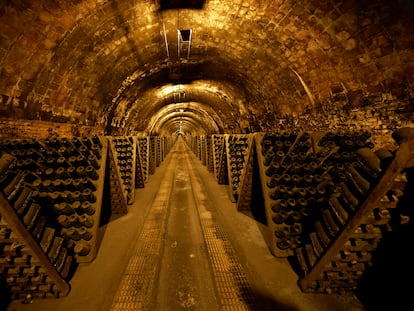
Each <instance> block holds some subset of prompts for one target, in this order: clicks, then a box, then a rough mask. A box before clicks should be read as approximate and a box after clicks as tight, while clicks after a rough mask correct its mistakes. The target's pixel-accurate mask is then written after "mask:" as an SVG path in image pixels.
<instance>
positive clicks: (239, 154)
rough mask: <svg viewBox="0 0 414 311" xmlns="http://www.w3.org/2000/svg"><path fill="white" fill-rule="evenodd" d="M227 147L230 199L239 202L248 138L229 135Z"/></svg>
mask: <svg viewBox="0 0 414 311" xmlns="http://www.w3.org/2000/svg"><path fill="white" fill-rule="evenodd" d="M226 147H227V148H226V151H227V160H228V164H227V167H228V176H229V186H230V199H231V200H232V201H233V202H237V201H238V198H239V188H240V186H241V182H242V180H243V175H244V172H245V163H246V159H247V155H248V154H247V150H248V147H249V145H248V137H247V136H246V135H228V136H227V141H226Z"/></svg>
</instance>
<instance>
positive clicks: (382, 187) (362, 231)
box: [295, 129, 414, 293]
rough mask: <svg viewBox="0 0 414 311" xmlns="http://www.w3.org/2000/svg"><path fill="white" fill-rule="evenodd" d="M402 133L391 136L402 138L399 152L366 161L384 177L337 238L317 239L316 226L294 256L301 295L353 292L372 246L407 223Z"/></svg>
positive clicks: (409, 149)
mask: <svg viewBox="0 0 414 311" xmlns="http://www.w3.org/2000/svg"><path fill="white" fill-rule="evenodd" d="M404 131H405V130H402V131H400V130H397V131H396V132H394V134H396V136H399V134H401V133H402V134H403V135H402V139H401V141H400V145H399V148H398V150H397V151H396V152H395V153H394V154H392V156H391V157H388V158H387V159H381V158H379V157H378V159H375V158H374V159H372V157H370V158H368V159H366V161H371V163H372V162H373V161H375V162H377V163H378V162H381V165H382V167H384V172H383V174H381V176H380V178H379V180H378V181H377V182H376V184H375V185H373V186H372V188H371V189H370V190H369V193H368V195H367V196H366V198H365V199H364V200H363V201H362V202H361V204H360V205H359V206H358V208H357V209H356V210H355V212H354V213H353V214H349V215H348V218H347V219H346V220H345V223H344V225H343V226H341V227H340V230H338V232H337V233H336V235H335V236H333V237H332V238H329V239H325V238H321V236H322V235H325V233H324V232H321V230H322V228H321V224H320V223H318V224H317V225H315V231H313V232H311V233H310V239H309V241H308V242H307V243H306V244H305V245H304V246H302V247H301V248H298V249H297V250H296V253H295V256H296V259H297V262H298V263H299V266H300V268H301V269H300V270H301V271H300V272H301V277H300V279H299V286H300V288H301V289H302V290H303V291H305V292H323V293H331V292H340V291H344V290H353V289H356V288H357V286H358V282H359V280H360V279H361V277H362V276H363V274H364V271H365V270H366V269H367V268H368V267H370V266H372V264H373V261H372V259H373V257H374V256H375V252H376V250H377V246H378V245H379V244H380V242H381V240H382V239H383V238H384V236H386V235H387V233H388V232H390V231H393V230H394V229H395V228H396V227H398V226H399V225H402V224H404V223H405V222H407V221H408V220H407V216H405V215H404V214H403V211H404V209H407V210H409V207H408V206H404V205H406V204H407V203H408V202H405V203H402V201H401V200H400V198H401V197H402V196H404V195H405V194H404V190H405V191H407V190H408V187H406V186H407V182H408V178H407V171H406V170H405V169H406V168H410V167H411V168H412V167H413V166H414V148H413V146H414V129H412V130H411V132H410V131H409V133H408V134H409V135H407V136H405V135H404V134H406V133H404ZM400 138H401V137H400ZM397 142H398V141H397ZM389 154H391V152H389ZM381 160H382V161H381ZM384 162H386V163H385V164H384ZM401 205H403V206H401ZM323 240H325V241H324V242H322V241H323Z"/></svg>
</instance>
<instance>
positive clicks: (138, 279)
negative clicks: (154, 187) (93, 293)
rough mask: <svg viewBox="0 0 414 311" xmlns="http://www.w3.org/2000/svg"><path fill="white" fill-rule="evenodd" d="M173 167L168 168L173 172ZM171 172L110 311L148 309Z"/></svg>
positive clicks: (164, 182) (144, 228)
mask: <svg viewBox="0 0 414 311" xmlns="http://www.w3.org/2000/svg"><path fill="white" fill-rule="evenodd" d="M174 166H175V165H170V166H169V167H171V168H173V167H174ZM172 172H173V170H172V169H171V170H170V171H168V172H167V174H166V176H165V178H164V181H163V182H162V183H161V185H160V191H158V193H157V196H156V198H155V201H154V203H153V205H152V206H151V209H150V211H149V213H148V215H147V219H146V220H145V223H144V226H143V229H142V231H141V233H140V236H139V238H138V240H137V244H136V246H135V249H134V252H133V254H132V256H131V258H130V260H129V262H128V265H127V267H126V269H125V272H124V276H123V277H122V280H121V282H120V285H119V288H118V291H117V293H116V295H115V299H114V302H113V303H112V307H111V311H130V310H131V311H132V310H134V311H137V310H145V309H149V306H150V305H151V298H152V293H153V291H154V286H155V281H156V277H157V272H158V270H159V262H160V260H159V254H160V250H161V246H162V237H163V234H164V230H165V221H166V216H167V211H168V208H167V205H168V198H169V196H170V191H171V186H172V176H173V174H172Z"/></svg>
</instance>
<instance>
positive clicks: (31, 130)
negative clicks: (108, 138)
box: [0, 119, 104, 139]
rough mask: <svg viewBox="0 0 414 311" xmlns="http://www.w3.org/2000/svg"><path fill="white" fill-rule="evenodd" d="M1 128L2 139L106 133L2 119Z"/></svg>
mask: <svg viewBox="0 0 414 311" xmlns="http://www.w3.org/2000/svg"><path fill="white" fill-rule="evenodd" d="M0 128H1V133H0V139H13V138H49V137H74V136H93V135H95V134H97V135H103V133H104V130H103V128H102V127H98V126H96V127H95V126H84V125H76V124H65V123H54V122H46V121H34V120H14V119H0Z"/></svg>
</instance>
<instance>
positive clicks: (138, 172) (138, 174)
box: [133, 137, 145, 189]
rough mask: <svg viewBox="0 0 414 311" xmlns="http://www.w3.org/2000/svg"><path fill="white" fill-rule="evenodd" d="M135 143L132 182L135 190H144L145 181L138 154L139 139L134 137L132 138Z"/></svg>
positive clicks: (139, 154) (140, 158)
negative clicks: (133, 177) (133, 176)
mask: <svg viewBox="0 0 414 311" xmlns="http://www.w3.org/2000/svg"><path fill="white" fill-rule="evenodd" d="M133 139H134V141H135V154H136V156H135V180H134V185H135V189H138V188H144V187H145V181H144V171H143V167H142V165H141V163H142V156H141V152H140V147H139V138H138V137H134V138H133Z"/></svg>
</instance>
